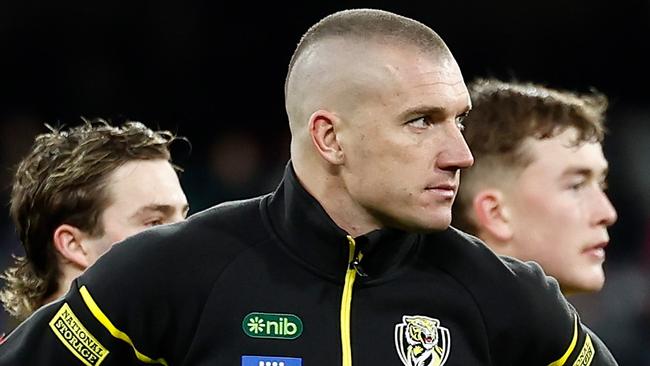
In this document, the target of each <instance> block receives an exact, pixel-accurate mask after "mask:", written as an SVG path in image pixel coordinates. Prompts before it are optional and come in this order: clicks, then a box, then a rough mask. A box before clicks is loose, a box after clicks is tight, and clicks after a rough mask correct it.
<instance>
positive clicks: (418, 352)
mask: <svg viewBox="0 0 650 366" xmlns="http://www.w3.org/2000/svg"><path fill="white" fill-rule="evenodd" d="M395 347H396V348H397V354H398V355H399V358H400V360H402V363H404V365H406V366H442V365H444V364H445V362H447V357H448V356H449V350H450V348H451V338H450V336H449V329H447V328H445V327H441V326H440V321H439V320H438V319H433V318H429V317H426V316H422V315H413V316H409V315H404V316H403V317H402V322H401V323H398V324H396V325H395Z"/></svg>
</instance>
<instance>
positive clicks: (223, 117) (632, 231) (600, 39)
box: [0, 0, 650, 366]
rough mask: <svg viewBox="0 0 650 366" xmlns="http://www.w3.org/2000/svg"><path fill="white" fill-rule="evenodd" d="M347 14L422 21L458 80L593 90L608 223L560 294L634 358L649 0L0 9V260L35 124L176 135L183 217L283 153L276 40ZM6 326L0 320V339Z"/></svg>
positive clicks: (275, 163)
mask: <svg viewBox="0 0 650 366" xmlns="http://www.w3.org/2000/svg"><path fill="white" fill-rule="evenodd" d="M452 3H453V4H452ZM271 6H275V7H277V9H270V8H269V7H271ZM349 7H378V8H384V9H387V10H392V11H396V12H399V13H402V14H404V15H407V16H411V17H413V18H415V19H419V20H421V21H424V22H426V23H427V24H428V25H430V26H431V27H432V28H433V29H434V30H436V31H437V32H439V33H440V34H441V35H442V36H443V37H444V38H445V40H447V42H448V43H449V45H450V48H451V49H452V50H453V51H454V52H455V57H456V59H457V60H458V62H459V64H460V66H461V69H462V70H463V73H464V76H465V78H466V80H471V79H473V78H475V77H483V76H495V77H500V78H502V79H508V78H513V77H516V78H517V79H519V80H523V81H534V82H539V83H545V84H547V85H549V86H552V87H560V88H568V89H575V90H586V89H588V88H590V87H595V88H597V89H598V90H599V91H601V92H603V93H605V94H606V95H608V96H609V98H610V109H609V112H608V118H607V122H606V125H607V127H608V129H609V131H610V132H609V134H608V135H607V137H606V139H605V143H604V146H605V155H606V157H607V158H608V159H609V162H610V175H609V191H608V192H609V195H610V198H611V200H612V202H613V203H614V205H615V206H616V208H617V210H618V213H619V220H618V222H617V223H616V224H615V225H614V226H613V227H612V228H611V230H610V236H611V242H610V245H609V246H608V248H607V263H606V273H607V281H606V284H605V288H604V290H603V291H602V292H601V293H599V294H596V295H579V296H574V297H572V298H570V300H571V301H572V303H574V305H575V306H576V307H577V308H578V309H579V310H580V312H581V315H582V317H583V319H584V320H585V322H586V323H587V324H588V325H590V326H591V327H592V328H593V329H595V330H596V332H597V333H598V334H599V335H601V337H602V338H603V339H604V340H605V341H606V343H607V344H608V345H609V347H610V348H611V350H612V351H613V353H614V354H615V356H616V357H617V359H618V361H619V363H620V364H622V365H630V366H647V365H650V93H649V91H648V90H649V89H648V85H650V73H649V72H648V65H650V59H649V56H648V55H649V54H650V50H649V48H650V42H648V41H647V37H648V36H650V2H649V1H645V2H643V1H638V2H606V1H595V2H594V1H574V2H561V1H559V0H557V1H555V0H553V1H544V2H542V1H539V2H536V3H526V4H522V3H520V2H516V1H514V0H510V1H504V2H501V3H500V4H498V5H497V4H492V3H491V2H482V3H477V4H473V3H469V2H463V1H460V2H445V4H437V3H431V4H428V5H425V4H419V5H416V4H402V5H400V6H397V5H396V4H390V2H386V6H382V4H381V2H377V1H374V2H362V1H351V2H350V1H346V2H342V1H339V2H328V4H327V5H319V6H317V5H313V4H310V5H307V4H302V5H295V6H293V7H290V6H288V5H287V6H283V5H281V4H275V3H273V4H266V5H263V6H262V7H257V8H251V7H250V6H247V5H246V3H224V2H213V3H210V4H206V3H203V2H191V1H190V2H184V3H182V4H181V2H175V3H173V2H171V1H161V2H153V3H144V2H143V3H141V4H140V3H129V5H125V4H124V5H123V4H119V3H114V2H111V3H108V2H107V3H105V4H87V3H82V2H74V1H73V2H72V3H69V4H68V5H66V6H63V5H60V4H56V2H54V3H52V2H45V1H40V2H39V1H25V2H4V3H2V4H0V44H1V45H2V49H3V51H2V54H3V56H2V57H1V58H0V82H1V84H0V85H2V87H1V88H0V202H1V203H2V208H3V210H2V211H0V268H2V269H4V268H5V267H6V265H7V264H8V263H9V262H10V259H11V255H12V254H21V253H22V249H21V247H20V244H19V243H18V240H17V238H16V235H15V232H14V229H13V225H12V223H11V222H10V220H9V215H8V202H9V188H10V181H11V175H12V173H13V168H14V166H15V164H16V163H17V161H18V160H19V159H20V158H21V157H22V156H23V155H24V154H25V153H26V152H27V150H28V149H29V146H30V145H31V143H32V141H33V138H34V136H35V135H36V134H38V133H41V132H44V131H45V127H44V125H43V124H44V123H49V124H52V125H57V124H66V125H71V124H77V123H79V122H80V121H81V120H80V118H79V117H80V116H85V117H90V118H93V117H104V118H110V119H112V120H113V121H114V122H119V121H120V120H121V119H125V118H130V119H135V120H140V121H142V122H144V123H145V124H147V125H148V126H150V127H152V128H164V129H170V130H172V131H174V132H176V133H178V134H179V135H183V136H186V137H188V138H189V140H190V141H191V145H192V146H191V149H188V148H187V146H183V144H179V145H181V147H180V148H178V149H177V150H172V153H173V155H174V160H175V162H176V163H177V164H179V165H180V166H182V167H183V168H184V169H185V172H184V173H182V175H181V182H182V185H183V188H184V189H185V191H186V193H187V198H188V200H189V202H190V206H191V212H190V213H193V212H197V211H199V210H202V209H205V208H207V207H209V206H211V205H213V204H215V203H219V202H222V201H225V200H231V199H239V198H246V197H252V196H255V195H258V194H260V193H264V192H268V191H269V190H271V189H273V187H274V186H275V184H276V183H277V182H278V179H279V177H280V176H281V173H282V170H283V168H284V165H285V164H286V162H287V158H288V142H289V141H288V138H289V137H288V136H289V134H288V126H287V122H286V116H285V113H284V104H283V90H282V87H283V83H284V76H285V73H286V66H287V64H288V61H289V60H288V57H289V55H290V54H291V51H292V50H293V48H294V46H295V45H294V44H293V43H292V41H293V40H295V39H296V36H297V35H299V34H300V33H301V32H302V30H303V29H305V27H306V26H308V25H309V24H312V23H313V22H315V21H316V20H317V19H318V18H320V17H321V16H322V15H324V14H327V13H329V12H331V11H333V10H336V9H342V8H349ZM271 13H273V14H281V15H277V16H276V15H274V16H269V14H271ZM271 54H272V56H271V57H268V55H271ZM284 56H286V57H284ZM283 57H284V58H283ZM8 327H9V325H8V323H7V319H6V316H5V315H2V316H0V333H2V330H3V329H4V330H6V329H7V328H8Z"/></svg>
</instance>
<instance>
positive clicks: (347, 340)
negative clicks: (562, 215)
mask: <svg viewBox="0 0 650 366" xmlns="http://www.w3.org/2000/svg"><path fill="white" fill-rule="evenodd" d="M0 365H1V366H17V365H39V366H42V365H66V366H74V365H80V366H81V365H86V366H100V365H101V366H109V365H120V366H127V365H168V366H181V365H187V366H190V365H192V366H203V365H205V366H207V365H223V366H226V365H228V366H233V365H242V366H333V365H342V366H352V365H354V366H376V365H386V366H402V365H405V366H416V365H417V366H443V365H444V366H468V365H492V366H505V365H527V366H535V365H544V366H547V365H552V366H560V365H569V366H587V365H592V366H601V365H616V362H615V361H614V359H613V357H612V356H611V354H610V353H609V351H608V350H607V349H606V348H605V346H604V345H603V343H602V342H601V341H600V340H599V339H598V338H597V337H596V336H595V335H594V334H593V333H591V332H590V331H589V330H588V329H587V328H586V327H585V326H584V325H583V324H581V322H580V320H579V318H578V315H577V314H576V312H575V310H574V309H573V308H572V307H571V306H570V305H569V303H568V302H567V301H566V300H565V299H564V297H563V296H562V294H561V293H560V291H559V289H558V285H557V283H556V281H555V280H553V279H551V278H549V277H546V276H545V275H544V274H543V272H542V271H541V269H540V268H539V267H538V266H537V265H535V264H530V263H522V262H519V261H516V260H514V259H508V258H500V257H498V256H496V255H495V254H493V253H492V252H491V251H490V250H489V249H488V248H487V247H486V246H485V245H483V244H482V243H481V242H480V241H478V240H477V239H475V238H473V237H470V236H468V235H465V234H463V233H461V232H459V231H457V230H455V229H453V228H449V229H447V230H445V231H442V232H436V233H428V234H423V233H408V232H403V231H399V230H392V229H385V230H377V231H374V232H371V233H369V234H367V235H363V236H360V237H356V238H353V237H351V236H348V234H347V233H346V232H344V231H343V230H341V229H340V228H339V227H338V226H336V225H335V224H334V222H333V221H332V220H331V219H330V218H329V216H328V215H327V214H326V212H325V211H324V210H323V208H322V207H321V206H320V205H319V203H318V202H317V201H316V200H315V199H314V198H313V197H311V196H310V195H309V194H308V193H307V192H306V191H305V189H303V187H302V186H301V185H300V183H298V180H297V179H296V177H295V175H294V173H293V171H292V168H291V166H289V167H288V168H287V173H286V174H285V177H284V180H283V182H282V183H281V184H280V186H279V187H278V189H277V190H276V191H275V192H273V193H271V194H269V195H265V196H263V197H259V198H255V199H251V200H246V201H239V202H231V203H225V204H221V205H218V206H216V207H214V208H211V209H209V210H206V211H204V212H202V213H199V214H196V215H193V216H192V217H190V218H189V219H188V220H186V221H185V222H182V223H178V224H174V225H169V226H164V227H159V228H155V229H152V230H149V231H146V232H144V233H141V234H139V235H136V236H134V237H132V238H130V239H127V240H126V241H125V242H124V243H120V244H117V245H116V246H114V247H113V249H112V250H111V251H109V252H108V253H107V254H106V255H104V256H103V257H102V258H100V260H99V261H98V262H97V263H96V265H94V266H93V267H92V268H90V269H89V270H88V271H87V272H86V273H84V274H83V275H82V276H81V277H80V278H78V279H77V280H76V281H75V282H74V283H73V285H72V287H71V289H70V291H69V292H68V294H67V295H66V296H65V297H63V298H61V299H60V300H58V301H56V302H54V303H51V304H49V305H48V306H46V307H44V308H43V309H41V310H39V311H38V312H36V313H35V314H34V315H33V316H32V317H31V318H30V319H28V320H27V321H25V322H24V323H23V324H22V325H21V326H19V327H18V328H17V329H16V330H15V331H14V332H13V333H12V334H11V335H10V336H9V337H8V338H7V340H6V341H5V343H4V344H2V345H1V346H0Z"/></svg>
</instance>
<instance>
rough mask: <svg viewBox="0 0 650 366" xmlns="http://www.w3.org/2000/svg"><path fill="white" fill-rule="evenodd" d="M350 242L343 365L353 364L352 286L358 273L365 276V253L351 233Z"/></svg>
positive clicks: (343, 314)
mask: <svg viewBox="0 0 650 366" xmlns="http://www.w3.org/2000/svg"><path fill="white" fill-rule="evenodd" d="M347 239H348V244H349V248H348V249H349V255H348V268H347V270H346V272H345V284H344V285H343V296H342V297H341V349H342V356H343V366H352V345H351V343H350V309H351V306H352V287H353V286H354V280H355V279H356V276H357V274H358V275H359V276H362V277H365V276H366V274H365V273H364V272H363V270H362V269H361V266H360V264H361V258H362V257H363V253H361V251H357V250H356V242H355V241H354V238H353V237H351V236H350V235H348V236H347Z"/></svg>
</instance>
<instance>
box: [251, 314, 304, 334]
mask: <svg viewBox="0 0 650 366" xmlns="http://www.w3.org/2000/svg"><path fill="white" fill-rule="evenodd" d="M241 325H242V328H243V330H244V333H246V335H247V336H249V337H253V338H275V339H296V338H298V337H300V335H301V334H302V320H300V318H298V317H297V316H295V315H293V314H274V313H250V314H248V315H246V316H245V317H244V320H243V321H242V324H241Z"/></svg>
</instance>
